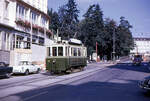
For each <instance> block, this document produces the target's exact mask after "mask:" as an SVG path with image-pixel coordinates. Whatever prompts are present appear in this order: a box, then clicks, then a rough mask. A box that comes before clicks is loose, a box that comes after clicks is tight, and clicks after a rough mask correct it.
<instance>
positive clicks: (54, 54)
mask: <svg viewBox="0 0 150 101" xmlns="http://www.w3.org/2000/svg"><path fill="white" fill-rule="evenodd" d="M53 56H57V48H56V47H53Z"/></svg>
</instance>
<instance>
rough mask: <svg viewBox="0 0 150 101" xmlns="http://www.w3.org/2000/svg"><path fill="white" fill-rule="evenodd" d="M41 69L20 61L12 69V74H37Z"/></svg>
mask: <svg viewBox="0 0 150 101" xmlns="http://www.w3.org/2000/svg"><path fill="white" fill-rule="evenodd" d="M40 70H41V68H40V67H39V66H37V65H34V64H31V63H30V62H28V61H21V62H20V63H19V65H18V66H14V67H13V73H14V74H25V75H28V74H29V73H39V71H40Z"/></svg>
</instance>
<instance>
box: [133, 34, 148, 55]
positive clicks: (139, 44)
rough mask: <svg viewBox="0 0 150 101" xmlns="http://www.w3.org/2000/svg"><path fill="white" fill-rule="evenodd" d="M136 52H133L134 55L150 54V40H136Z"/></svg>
mask: <svg viewBox="0 0 150 101" xmlns="http://www.w3.org/2000/svg"><path fill="white" fill-rule="evenodd" d="M134 44H135V46H134V50H132V51H131V53H133V54H137V53H138V54H141V55H145V54H150V38H143V37H142V38H134Z"/></svg>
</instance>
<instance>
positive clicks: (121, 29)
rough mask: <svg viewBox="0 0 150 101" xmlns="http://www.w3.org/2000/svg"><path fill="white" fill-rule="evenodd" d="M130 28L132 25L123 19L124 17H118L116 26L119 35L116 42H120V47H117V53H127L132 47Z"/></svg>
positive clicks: (122, 54)
mask: <svg viewBox="0 0 150 101" xmlns="http://www.w3.org/2000/svg"><path fill="white" fill-rule="evenodd" d="M131 28H132V26H131V25H130V23H129V21H128V20H125V17H120V24H119V26H118V28H117V31H118V34H119V36H120V37H119V40H118V43H120V44H119V46H120V49H118V53H119V55H121V56H124V55H128V54H129V53H130V50H131V49H133V47H134V41H133V37H132V32H131V31H130V29H131Z"/></svg>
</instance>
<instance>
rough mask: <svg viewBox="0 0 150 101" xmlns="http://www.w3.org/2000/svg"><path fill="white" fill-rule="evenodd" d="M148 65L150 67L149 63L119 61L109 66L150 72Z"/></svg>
mask: <svg viewBox="0 0 150 101" xmlns="http://www.w3.org/2000/svg"><path fill="white" fill-rule="evenodd" d="M148 67H150V65H148V63H142V64H141V65H140V66H136V65H133V64H132V63H119V64H116V65H113V66H108V68H117V69H123V70H131V71H137V72H145V73H150V70H149V69H148Z"/></svg>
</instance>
